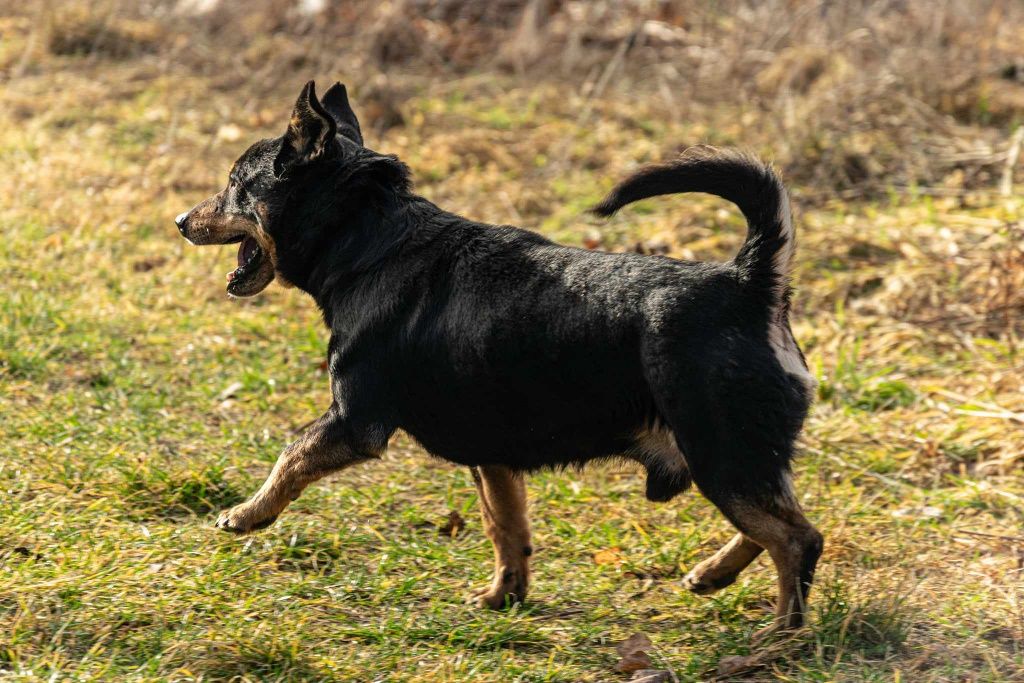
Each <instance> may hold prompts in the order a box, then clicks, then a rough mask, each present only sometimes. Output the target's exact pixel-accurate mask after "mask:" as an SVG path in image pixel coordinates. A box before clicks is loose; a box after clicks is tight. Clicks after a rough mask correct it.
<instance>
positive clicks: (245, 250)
mask: <svg viewBox="0 0 1024 683" xmlns="http://www.w3.org/2000/svg"><path fill="white" fill-rule="evenodd" d="M256 248H257V244H256V240H254V239H253V238H251V237H246V238H245V239H244V240H242V243H241V244H239V245H238V265H240V266H244V265H245V264H246V262H247V261H248V260H249V257H251V256H252V255H253V254H254V253H256Z"/></svg>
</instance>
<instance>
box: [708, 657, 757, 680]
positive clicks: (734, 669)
mask: <svg viewBox="0 0 1024 683" xmlns="http://www.w3.org/2000/svg"><path fill="white" fill-rule="evenodd" d="M760 665H761V658H760V657H758V656H757V655H732V656H731V657H722V658H721V659H719V660H718V675H719V676H732V675H733V674H737V673H739V672H741V671H746V670H747V669H753V668H754V667H755V666H760Z"/></svg>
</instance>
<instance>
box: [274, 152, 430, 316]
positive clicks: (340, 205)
mask: <svg viewBox="0 0 1024 683" xmlns="http://www.w3.org/2000/svg"><path fill="white" fill-rule="evenodd" d="M307 188H308V189H306V190H305V191H304V192H303V193H302V196H296V197H293V198H291V200H290V201H289V204H290V205H291V206H285V207H283V209H282V212H281V218H280V219H279V220H281V221H282V228H283V230H282V233H281V234H283V235H290V236H297V237H295V238H294V239H282V240H279V241H278V244H277V270H278V272H279V274H280V276H281V277H282V278H283V279H284V280H286V281H288V282H289V283H291V284H294V285H295V286H296V287H298V288H299V289H301V290H303V291H305V292H306V293H308V294H309V295H311V296H312V297H313V298H314V299H315V300H316V301H317V303H318V304H319V305H320V307H321V308H323V307H324V304H325V303H326V302H327V300H329V299H330V298H331V297H332V296H334V295H335V293H336V291H337V290H338V289H339V288H340V289H343V288H345V287H346V286H349V285H350V284H351V283H352V282H353V281H354V280H356V279H358V278H359V277H360V276H361V275H363V274H364V273H366V272H367V271H370V270H372V269H373V268H374V267H376V266H377V265H378V264H379V263H380V262H381V261H382V260H383V259H385V258H387V257H388V255H389V254H391V253H392V252H393V251H394V250H395V249H397V248H398V247H399V246H400V245H401V244H402V242H404V241H405V240H406V238H407V237H408V236H409V234H410V233H411V232H412V231H413V229H414V227H415V224H416V221H415V220H414V219H413V218H412V214H414V213H416V212H415V211H412V212H410V210H409V208H410V205H412V204H416V205H418V204H420V203H426V202H425V200H420V199H419V198H418V197H415V196H413V195H411V194H410V192H409V180H408V169H407V168H406V167H405V165H404V164H402V163H401V162H399V161H398V160H396V159H393V158H390V157H383V156H380V155H373V156H370V157H367V158H366V159H362V160H359V162H357V164H356V168H354V169H353V168H352V167H351V165H349V166H348V167H338V168H336V169H333V170H332V172H330V173H328V174H327V175H326V176H321V177H319V178H318V179H315V180H312V181H311V182H310V183H309V184H308V186H307Z"/></svg>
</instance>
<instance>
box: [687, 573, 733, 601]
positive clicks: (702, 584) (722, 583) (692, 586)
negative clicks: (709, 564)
mask: <svg viewBox="0 0 1024 683" xmlns="http://www.w3.org/2000/svg"><path fill="white" fill-rule="evenodd" d="M735 581H736V574H728V575H725V576H716V577H710V576H708V575H707V574H705V573H704V572H700V571H697V570H696V569H694V570H693V571H691V572H690V573H689V574H687V575H686V576H684V577H683V588H685V589H686V590H688V591H690V592H691V593H694V594H695V595H711V594H712V593H717V592H718V591H720V590H722V589H723V588H725V587H726V586H731V585H732V584H733V583H734V582H735Z"/></svg>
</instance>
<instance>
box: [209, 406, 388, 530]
mask: <svg viewBox="0 0 1024 683" xmlns="http://www.w3.org/2000/svg"><path fill="white" fill-rule="evenodd" d="M346 436H347V430H346V428H345V424H344V423H343V422H342V421H341V418H340V417H339V415H338V413H337V411H336V409H335V408H334V407H332V409H331V410H329V411H328V412H327V413H325V414H324V415H323V416H322V417H320V418H319V419H318V420H317V421H316V422H314V423H313V424H312V425H310V426H309V428H308V429H307V430H306V431H305V432H304V433H303V435H302V436H301V437H300V438H299V439H298V440H297V441H295V442H294V443H292V444H291V445H289V446H288V447H287V448H286V449H285V450H284V452H283V453H282V454H281V455H280V457H278V459H277V462H276V463H275V464H274V469H273V470H271V472H270V476H269V477H267V480H266V481H264V482H263V485H262V486H261V487H260V489H259V491H257V492H256V493H255V494H254V495H253V496H252V497H251V498H250V499H249V500H247V501H245V502H244V503H241V504H239V505H236V506H235V507H233V508H231V509H230V510H225V511H224V512H222V513H220V517H218V518H217V524H216V526H217V528H219V529H223V530H224V531H231V532H233V533H238V534H244V533H248V532H250V531H255V530H257V529H263V528H265V527H268V526H270V525H271V524H273V523H274V520H276V519H277V516H278V515H280V514H281V512H282V511H283V510H284V509H285V508H286V507H288V504H289V503H290V502H292V501H293V500H295V499H296V498H298V497H299V494H301V493H302V491H303V490H304V489H305V488H306V487H307V486H309V485H310V484H312V483H313V482H314V481H316V480H317V479H320V478H322V477H324V476H326V475H328V474H331V473H332V472H337V471H339V470H342V469H344V468H346V467H349V466H351V465H354V464H356V463H359V462H363V461H365V460H369V459H371V458H374V457H379V455H380V451H382V450H383V446H381V447H380V448H379V449H367V448H356V447H353V446H352V445H351V444H350V443H349V442H348V441H347V440H346ZM374 451H376V452H374Z"/></svg>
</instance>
